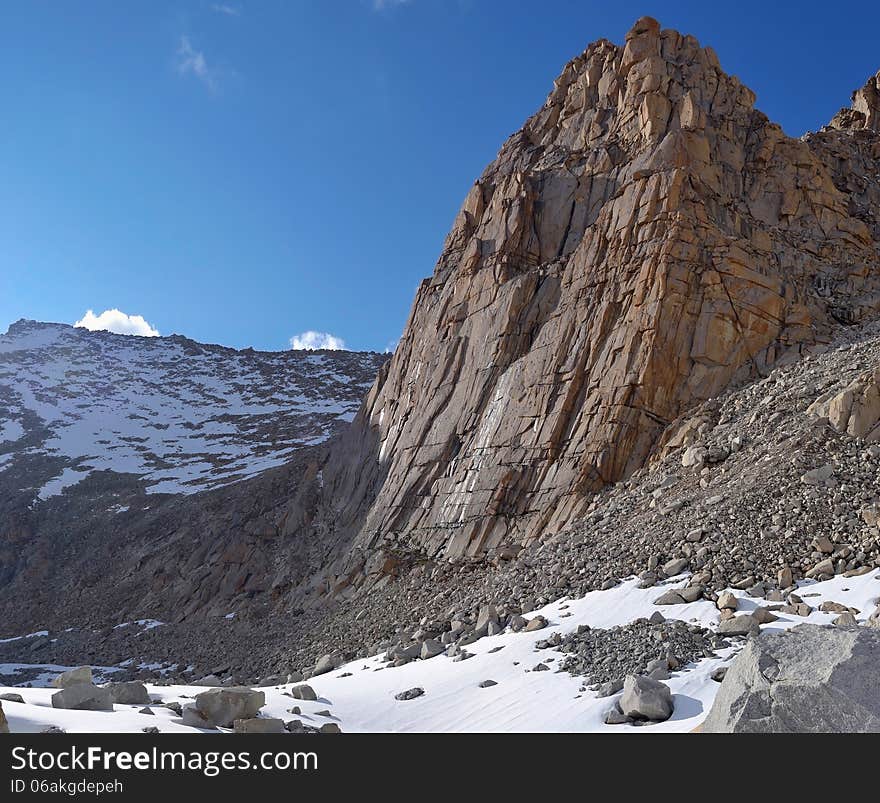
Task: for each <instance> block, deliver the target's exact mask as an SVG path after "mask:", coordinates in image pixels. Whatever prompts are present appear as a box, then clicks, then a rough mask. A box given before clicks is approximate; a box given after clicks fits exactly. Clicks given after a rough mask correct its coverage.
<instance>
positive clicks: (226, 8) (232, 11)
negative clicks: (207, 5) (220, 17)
mask: <svg viewBox="0 0 880 803" xmlns="http://www.w3.org/2000/svg"><path fill="white" fill-rule="evenodd" d="M211 10H212V11H213V12H215V13H216V14H225V15H226V16H227V17H240V16H241V9H240V8H238V7H236V6H231V5H229V4H228V3H214V5H212V6H211Z"/></svg>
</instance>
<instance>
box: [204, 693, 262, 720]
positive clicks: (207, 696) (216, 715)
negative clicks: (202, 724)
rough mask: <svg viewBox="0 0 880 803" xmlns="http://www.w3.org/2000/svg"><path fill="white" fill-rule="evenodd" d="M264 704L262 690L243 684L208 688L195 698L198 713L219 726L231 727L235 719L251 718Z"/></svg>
mask: <svg viewBox="0 0 880 803" xmlns="http://www.w3.org/2000/svg"><path fill="white" fill-rule="evenodd" d="M265 704H266V694H265V693H264V692H262V691H258V690H254V689H249V688H246V687H244V686H236V687H231V688H228V689H209V690H208V691H203V692H201V693H200V694H197V695H196V698H195V708H196V710H197V711H198V712H199V714H201V715H202V717H203V718H204V719H206V720H207V721H208V722H211V723H212V724H214V725H219V726H220V727H221V728H231V727H232V726H233V724H234V723H235V720H237V719H252V718H253V717H255V716H256V715H257V712H258V711H259V710H260V709H261V708H262V707H263V706H264V705H265Z"/></svg>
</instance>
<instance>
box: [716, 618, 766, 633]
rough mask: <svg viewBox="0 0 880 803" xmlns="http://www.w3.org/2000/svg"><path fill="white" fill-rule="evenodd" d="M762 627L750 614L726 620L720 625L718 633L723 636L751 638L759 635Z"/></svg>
mask: <svg viewBox="0 0 880 803" xmlns="http://www.w3.org/2000/svg"><path fill="white" fill-rule="evenodd" d="M759 630H760V627H759V625H758V622H757V621H756V620H755V617H754V616H752V615H751V614H750V613H744V614H742V615H741V616H734V617H733V618H731V619H725V620H724V621H723V622H721V624H719V625H718V633H719V634H720V635H722V636H749V635H754V634H755V633H758V632H759Z"/></svg>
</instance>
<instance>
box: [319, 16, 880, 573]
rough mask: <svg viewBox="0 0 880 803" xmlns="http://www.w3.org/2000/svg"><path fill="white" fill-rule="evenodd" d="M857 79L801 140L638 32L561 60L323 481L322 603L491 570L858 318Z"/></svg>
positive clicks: (679, 49)
mask: <svg viewBox="0 0 880 803" xmlns="http://www.w3.org/2000/svg"><path fill="white" fill-rule="evenodd" d="M876 81H877V79H876V78H872V79H871V81H869V83H868V85H867V86H866V88H865V89H863V90H861V91H860V92H857V93H856V95H855V96H854V103H853V107H852V109H851V110H848V111H845V112H841V113H839V114H838V115H837V116H836V117H835V118H834V123H833V125H831V126H829V127H827V128H826V129H824V130H823V131H822V132H820V133H818V134H815V135H811V136H808V137H805V138H802V139H793V138H791V137H788V136H786V135H785V134H784V132H783V131H782V130H781V129H780V127H779V126H778V125H776V124H774V123H772V122H771V121H770V120H768V118H767V117H766V116H765V115H764V114H762V113H761V112H760V111H758V110H756V109H755V108H754V101H755V96H754V94H753V93H752V92H751V91H750V90H749V89H748V88H746V87H745V86H743V85H742V84H741V83H740V82H739V81H738V80H737V79H736V78H735V77H733V76H730V75H727V74H726V73H725V72H724V71H723V69H722V68H721V66H720V64H719V60H718V57H717V56H716V54H715V53H714V52H713V51H712V49H711V48H704V47H701V46H700V45H699V43H698V42H697V41H696V40H695V39H694V38H693V37H691V36H685V35H682V34H679V33H677V32H675V31H670V30H662V29H661V28H660V26H659V24H658V23H657V22H656V21H654V20H652V19H650V18H645V19H642V20H639V21H638V22H637V23H636V25H635V26H634V27H633V29H632V30H631V31H630V32H629V33H628V34H627V37H626V42H625V43H624V44H623V45H622V46H618V45H615V44H612V43H611V42H608V41H605V40H600V41H598V42H596V43H594V44H592V45H590V46H589V47H588V48H587V49H586V51H584V53H583V54H582V55H580V56H578V57H577V58H575V59H573V60H572V61H571V62H569V63H568V64H567V65H566V66H565V68H564V69H563V71H562V73H561V74H560V76H559V77H558V78H557V80H556V82H555V84H554V87H553V90H552V91H551V93H550V95H549V97H548V99H547V101H546V103H545V104H544V106H543V108H542V109H540V110H539V111H538V112H537V113H536V114H535V115H534V116H533V117H531V118H530V119H529V120H528V121H527V122H526V124H525V125H524V126H523V128H522V129H520V130H519V131H518V132H516V133H515V134H514V135H513V136H511V137H510V139H508V141H507V142H506V143H505V144H504V146H503V147H502V149H501V151H500V153H499V155H498V157H497V159H496V160H495V161H494V162H493V163H492V164H491V165H490V166H489V167H488V168H487V169H486V171H485V172H484V173H483V175H482V176H481V177H480V178H479V179H478V181H477V182H476V183H475V184H474V186H473V188H472V189H471V191H470V192H469V193H468V196H467V198H466V199H465V202H464V204H463V206H462V209H461V212H460V213H459V215H458V217H457V218H456V221H455V224H454V226H453V228H452V231H451V232H450V234H449V236H448V238H447V240H446V245H445V248H444V250H443V253H442V254H441V256H440V259H439V261H438V263H437V266H436V269H435V271H434V274H433V276H432V277H430V278H429V279H426V280H425V281H424V282H423V283H422V285H421V287H420V289H419V291H418V294H417V297H416V300H415V303H414V306H413V310H412V313H411V316H410V319H409V322H408V324H407V327H406V330H405V332H404V335H403V338H402V339H401V341H400V345H399V347H398V349H397V351H396V352H395V355H394V357H393V359H392V360H391V362H390V364H389V366H388V369H387V371H385V372H383V373H382V374H381V375H380V378H379V379H378V380H377V382H376V384H375V385H374V387H373V389H372V390H371V392H370V395H369V397H368V399H367V403H366V405H365V406H364V408H363V409H362V410H361V412H360V413H359V415H358V417H357V418H356V420H355V422H354V425H353V430H352V431H351V432H350V433H348V434H347V435H346V437H347V440H348V443H347V448H346V449H344V450H338V451H336V452H335V453H334V458H333V459H332V460H331V462H330V463H329V465H328V469H327V471H326V472H325V477H326V479H327V488H328V489H329V490H330V491H331V492H334V491H335V492H336V497H335V499H336V500H337V501H336V502H335V503H334V504H335V506H336V507H337V509H338V510H339V511H340V513H339V515H338V516H337V518H336V522H337V526H336V528H335V531H336V533H337V535H338V537H339V539H340V544H341V547H340V555H341V558H340V560H339V562H338V563H337V564H336V565H335V567H334V570H333V571H334V577H333V578H332V579H331V588H334V589H337V590H338V589H341V588H345V587H347V586H348V585H350V584H354V585H355V586H358V585H360V584H361V583H363V582H364V580H365V578H367V579H369V578H372V579H376V578H377V577H381V575H382V573H383V572H384V571H385V570H386V567H387V566H388V565H389V562H388V560H387V556H388V555H390V554H391V553H394V552H405V553H407V554H411V555H420V556H422V557H424V558H448V559H457V558H461V557H485V556H488V555H491V554H494V553H495V552H502V553H503V552H510V553H516V551H518V550H519V549H521V548H522V547H523V546H527V545H528V544H530V543H532V542H534V541H535V540H536V539H539V538H541V537H544V536H546V535H547V534H548V533H551V534H552V533H555V532H559V531H561V530H564V529H567V528H569V527H571V526H572V525H574V524H575V523H576V522H577V521H578V520H579V519H582V518H583V517H584V516H586V515H587V514H588V513H589V510H590V505H591V504H592V500H593V494H594V493H595V492H597V491H600V490H601V489H602V488H604V487H606V486H607V485H608V484H609V483H614V482H618V481H621V480H626V479H627V478H629V477H631V476H632V475H633V473H634V472H635V471H637V470H638V469H640V468H641V467H642V466H644V465H645V463H646V461H648V460H649V459H650V458H651V457H652V455H654V454H655V453H656V450H657V448H658V446H659V445H661V444H662V443H663V442H664V441H668V440H669V439H670V438H671V437H672V435H671V432H672V430H671V429H670V427H671V426H672V425H673V422H675V421H676V419H677V418H679V417H680V416H682V415H683V414H685V413H687V412H688V411H689V410H691V409H693V408H695V407H697V406H699V405H701V404H704V403H706V402H707V401H709V400H711V399H714V398H717V397H718V396H719V395H720V394H721V393H723V392H724V391H725V390H726V389H727V388H729V387H731V386H734V385H736V384H741V383H744V382H749V381H756V380H760V379H762V378H763V377H766V376H767V375H768V374H769V373H770V372H771V371H772V370H773V367H774V366H777V365H783V364H787V363H791V362H795V361H799V360H801V359H803V358H804V357H805V356H807V355H809V354H811V353H815V350H816V348H817V347H823V346H824V345H826V344H828V343H829V342H831V341H832V340H833V339H834V338H835V336H836V333H837V332H838V331H839V330H840V328H841V327H843V326H855V325H858V324H859V323H860V322H862V321H865V320H869V319H870V318H871V317H872V316H874V315H875V314H876V313H877V311H878V308H880V138H878V135H877V108H878V105H877V91H876Z"/></svg>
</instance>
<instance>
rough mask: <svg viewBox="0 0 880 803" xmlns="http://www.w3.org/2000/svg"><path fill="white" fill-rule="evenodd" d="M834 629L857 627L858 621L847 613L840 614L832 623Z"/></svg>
mask: <svg viewBox="0 0 880 803" xmlns="http://www.w3.org/2000/svg"><path fill="white" fill-rule="evenodd" d="M832 624H833V625H835V626H836V627H858V624H859V623H858V620H857V619H856V617H855V616H853V615H852V614H851V613H850V612H849V611H846V612H845V613H842V614H840V616H838V617H836V618H835V619H834V621H833V622H832Z"/></svg>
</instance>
